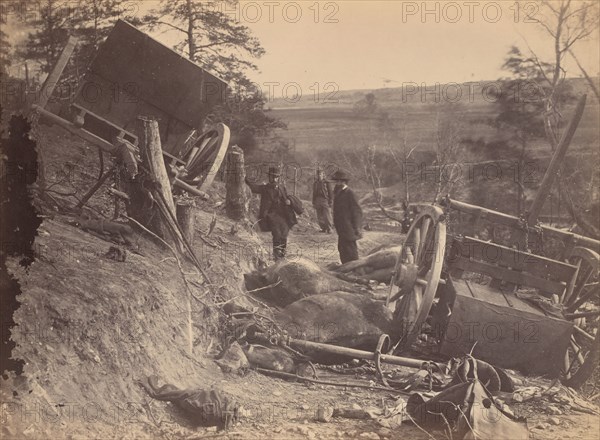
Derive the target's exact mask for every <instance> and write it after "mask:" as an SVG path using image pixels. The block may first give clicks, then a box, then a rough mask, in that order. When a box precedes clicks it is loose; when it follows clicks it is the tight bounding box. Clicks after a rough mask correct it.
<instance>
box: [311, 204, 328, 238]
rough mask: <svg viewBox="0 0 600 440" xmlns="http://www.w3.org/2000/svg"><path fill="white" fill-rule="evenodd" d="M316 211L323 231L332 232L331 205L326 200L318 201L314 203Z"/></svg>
mask: <svg viewBox="0 0 600 440" xmlns="http://www.w3.org/2000/svg"><path fill="white" fill-rule="evenodd" d="M313 206H314V208H315V211H317V222H318V223H319V226H320V227H321V230H322V231H331V209H330V208H329V203H328V202H327V200H325V199H317V200H315V203H314V205H313Z"/></svg>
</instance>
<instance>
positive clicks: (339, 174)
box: [331, 170, 350, 182]
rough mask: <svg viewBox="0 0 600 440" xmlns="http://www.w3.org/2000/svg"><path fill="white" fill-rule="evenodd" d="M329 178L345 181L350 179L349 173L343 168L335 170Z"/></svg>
mask: <svg viewBox="0 0 600 440" xmlns="http://www.w3.org/2000/svg"><path fill="white" fill-rule="evenodd" d="M331 180H345V181H346V182H347V181H348V180H350V174H348V173H347V172H345V171H344V170H337V171H336V172H335V173H333V175H332V176H331Z"/></svg>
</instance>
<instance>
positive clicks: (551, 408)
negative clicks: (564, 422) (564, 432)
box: [546, 405, 563, 416]
mask: <svg viewBox="0 0 600 440" xmlns="http://www.w3.org/2000/svg"><path fill="white" fill-rule="evenodd" d="M546 411H548V413H549V414H551V415H553V416H560V415H561V414H562V413H563V412H562V411H561V410H560V409H559V408H558V407H557V406H555V405H548V406H546Z"/></svg>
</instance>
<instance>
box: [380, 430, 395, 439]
mask: <svg viewBox="0 0 600 440" xmlns="http://www.w3.org/2000/svg"><path fill="white" fill-rule="evenodd" d="M377 434H379V437H383V438H389V437H391V436H392V430H391V429H388V428H381V429H380V430H379V431H377Z"/></svg>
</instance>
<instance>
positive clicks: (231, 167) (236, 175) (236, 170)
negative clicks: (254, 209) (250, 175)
mask: <svg viewBox="0 0 600 440" xmlns="http://www.w3.org/2000/svg"><path fill="white" fill-rule="evenodd" d="M225 171H226V176H225V182H226V183H225V188H226V196H225V212H226V213H227V216H228V217H229V218H231V219H233V220H242V219H244V218H245V217H246V214H247V213H248V204H247V199H246V192H245V188H244V180H245V177H246V170H245V169H244V152H243V151H242V149H241V148H239V147H238V146H237V145H234V146H233V147H231V151H230V152H229V154H228V155H227V163H226V168H225Z"/></svg>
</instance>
